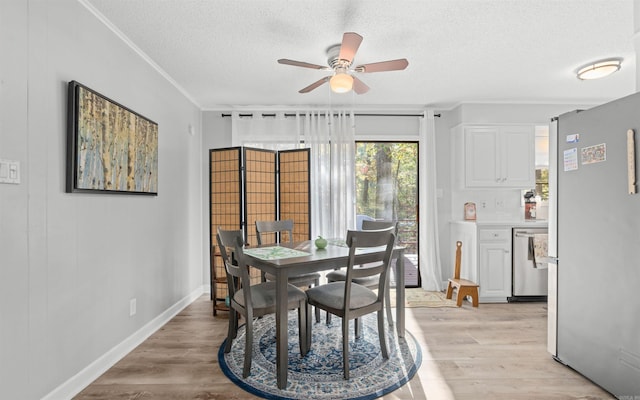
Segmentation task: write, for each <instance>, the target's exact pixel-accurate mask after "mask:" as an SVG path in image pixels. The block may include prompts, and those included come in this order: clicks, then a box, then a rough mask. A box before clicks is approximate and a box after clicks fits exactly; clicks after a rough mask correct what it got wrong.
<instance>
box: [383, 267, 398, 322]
mask: <svg viewBox="0 0 640 400" xmlns="http://www.w3.org/2000/svg"><path fill="white" fill-rule="evenodd" d="M388 277H389V276H388V275H387V278H388ZM386 286H387V288H386V289H385V293H384V302H385V307H386V308H387V322H388V323H389V326H393V314H391V289H390V288H389V282H388V281H387V285H386ZM396 290H397V288H396Z"/></svg>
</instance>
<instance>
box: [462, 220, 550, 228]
mask: <svg viewBox="0 0 640 400" xmlns="http://www.w3.org/2000/svg"><path fill="white" fill-rule="evenodd" d="M451 223H454V224H473V225H477V226H512V227H518V228H521V227H535V228H546V227H548V226H549V221H547V220H544V219H527V220H525V219H520V220H508V219H504V220H476V221H463V220H459V221H451Z"/></svg>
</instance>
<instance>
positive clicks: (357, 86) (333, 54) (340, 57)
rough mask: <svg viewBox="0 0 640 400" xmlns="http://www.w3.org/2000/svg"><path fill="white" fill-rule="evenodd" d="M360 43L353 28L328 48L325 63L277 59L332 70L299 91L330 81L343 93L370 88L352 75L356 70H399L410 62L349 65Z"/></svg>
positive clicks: (402, 59) (285, 62) (403, 59)
mask: <svg viewBox="0 0 640 400" xmlns="http://www.w3.org/2000/svg"><path fill="white" fill-rule="evenodd" d="M360 43H362V36H360V35H358V34H357V33H355V32H345V33H344V35H343V36H342V43H340V44H336V45H333V46H331V47H329V48H328V49H327V56H328V57H329V58H328V59H327V64H329V66H328V67H326V66H322V65H317V64H311V63H307V62H303V61H295V60H289V59H286V58H281V59H279V60H278V63H280V64H286V65H293V66H295V67H304V68H311V69H318V70H322V71H333V74H332V75H328V76H325V77H324V78H322V79H320V80H318V81H316V82H314V83H312V84H311V85H309V86H307V87H305V88H303V89H300V91H299V93H309V92H310V91H312V90H313V89H315V88H317V87H319V86H321V85H322V84H324V83H326V82H329V85H330V86H331V90H333V91H334V92H336V93H346V92H349V91H350V90H351V89H353V91H354V92H356V93H357V94H363V93H366V92H367V91H369V86H367V85H365V83H364V82H362V81H361V80H360V79H358V77H356V76H355V75H354V73H355V72H358V73H371V72H383V71H399V70H403V69H405V68H407V65H409V61H407V59H406V58H400V59H398V60H389V61H380V62H375V63H370V64H362V65H358V66H355V67H352V65H351V64H352V63H353V57H354V56H355V54H356V51H358V47H360Z"/></svg>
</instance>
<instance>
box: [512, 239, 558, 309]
mask: <svg viewBox="0 0 640 400" xmlns="http://www.w3.org/2000/svg"><path fill="white" fill-rule="evenodd" d="M547 232H548V230H547V228H514V229H513V242H512V243H513V252H512V254H513V262H512V268H513V271H512V275H511V276H512V285H511V297H509V299H508V300H509V301H510V302H511V301H546V300H547V271H548V269H547V264H546V263H543V262H540V258H541V257H546V256H547V254H546V253H547V251H546V249H547V245H548V236H547ZM536 257H537V258H538V259H536Z"/></svg>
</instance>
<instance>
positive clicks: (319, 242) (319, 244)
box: [315, 236, 327, 249]
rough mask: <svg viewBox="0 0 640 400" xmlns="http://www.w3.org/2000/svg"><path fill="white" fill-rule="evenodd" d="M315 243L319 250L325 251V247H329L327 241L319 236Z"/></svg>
mask: <svg viewBox="0 0 640 400" xmlns="http://www.w3.org/2000/svg"><path fill="white" fill-rule="evenodd" d="M315 243H316V247H317V248H318V249H324V248H325V247H327V239H325V238H323V237H322V236H318V238H317V239H316V242H315Z"/></svg>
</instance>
